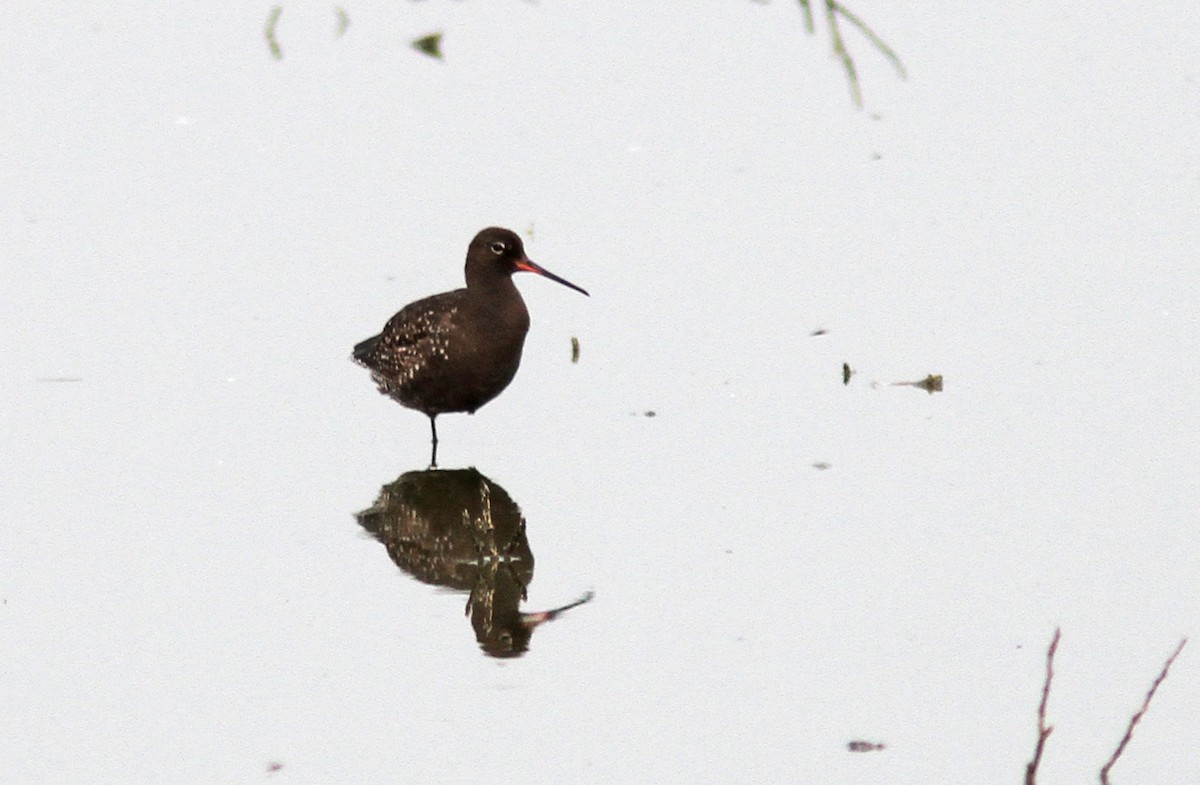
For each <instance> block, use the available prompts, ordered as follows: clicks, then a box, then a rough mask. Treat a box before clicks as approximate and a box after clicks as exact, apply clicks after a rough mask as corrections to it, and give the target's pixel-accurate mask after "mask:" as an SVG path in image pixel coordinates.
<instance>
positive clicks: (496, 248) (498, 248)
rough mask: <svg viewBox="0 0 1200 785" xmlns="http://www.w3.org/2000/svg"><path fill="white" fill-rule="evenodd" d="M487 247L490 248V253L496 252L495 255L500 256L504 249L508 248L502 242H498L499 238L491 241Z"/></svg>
mask: <svg viewBox="0 0 1200 785" xmlns="http://www.w3.org/2000/svg"><path fill="white" fill-rule="evenodd" d="M488 247H489V248H490V249H491V251H492V253H494V254H496V256H500V255H501V254H503V253H504V252H505V251H507V250H508V246H507V245H505V244H504V243H502V242H500V241H499V240H497V241H496V242H494V243H492V244H491V245H490V246H488Z"/></svg>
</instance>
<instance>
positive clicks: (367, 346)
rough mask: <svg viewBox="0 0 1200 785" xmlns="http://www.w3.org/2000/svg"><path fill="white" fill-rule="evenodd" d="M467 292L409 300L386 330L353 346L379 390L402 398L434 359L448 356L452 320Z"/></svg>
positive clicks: (387, 325)
mask: <svg viewBox="0 0 1200 785" xmlns="http://www.w3.org/2000/svg"><path fill="white" fill-rule="evenodd" d="M465 294H466V290H465V289H458V290H455V291H453V292H445V293H443V294H435V295H434V296H433V297H426V298H425V299H424V300H418V301H416V302H415V303H410V304H408V305H406V306H404V308H402V309H401V310H400V312H399V313H397V314H396V315H395V316H393V317H392V318H391V319H389V320H388V323H387V324H386V325H385V326H384V328H383V332H381V333H380V334H379V335H376V336H374V337H372V338H368V339H367V340H365V341H363V342H361V343H359V344H358V345H357V346H355V347H354V355H353V357H354V361H355V362H357V363H358V364H359V365H362V366H364V367H366V368H369V369H370V371H371V378H372V379H374V380H375V384H376V385H377V386H378V387H379V392H381V393H383V394H384V395H390V396H392V397H394V398H400V397H401V394H402V392H403V389H404V387H405V385H407V384H409V383H410V382H411V381H412V380H413V378H414V377H416V376H417V375H418V374H420V373H421V371H422V370H423V369H424V368H425V366H426V365H428V363H429V361H430V360H431V359H436V358H438V357H442V358H444V357H445V356H446V344H447V342H448V340H449V337H450V334H451V324H452V319H453V317H454V314H455V313H457V312H458V301H459V300H460V299H462V297H463V296H464V295H465Z"/></svg>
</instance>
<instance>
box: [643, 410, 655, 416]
mask: <svg viewBox="0 0 1200 785" xmlns="http://www.w3.org/2000/svg"><path fill="white" fill-rule="evenodd" d="M642 416H643V417H657V416H658V412H656V411H654V410H653V409H647V410H646V411H645V412H643V413H642Z"/></svg>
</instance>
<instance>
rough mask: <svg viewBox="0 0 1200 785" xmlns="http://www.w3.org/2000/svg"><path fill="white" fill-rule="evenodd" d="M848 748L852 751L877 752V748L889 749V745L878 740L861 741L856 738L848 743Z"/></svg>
mask: <svg viewBox="0 0 1200 785" xmlns="http://www.w3.org/2000/svg"><path fill="white" fill-rule="evenodd" d="M846 749H848V750H850V751H851V752H875V751H876V750H883V749H887V745H886V744H881V743H879V742H876V741H860V740H857V739H856V740H854V741H852V742H850V743H849V744H847V745H846Z"/></svg>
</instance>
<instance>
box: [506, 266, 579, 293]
mask: <svg viewBox="0 0 1200 785" xmlns="http://www.w3.org/2000/svg"><path fill="white" fill-rule="evenodd" d="M517 269H518V270H524V271H525V272H527V273H537V274H538V275H540V276H542V277H543V278H549V279H550V280H551V281H554V282H555V283H560V284H562V285H563V286H565V287H567V288H568V289H574V290H575V291H577V292H579V293H581V294H584V295H587V296H588V297H591V295H590V294H588V291H587V289H584V288H583V287H582V286H576V285H575V284H573V283H571V282H570V281H568V280H567V279H566V278H559V277H558V276H557V275H555V274H554V273H552V272H550V271H549V270H547V269H546V268H545V267H542V266H541V265H540V264H534V263H533V262H531V261H530V260H528V259H522V260H521V261H519V262H517Z"/></svg>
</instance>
